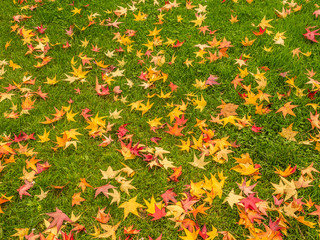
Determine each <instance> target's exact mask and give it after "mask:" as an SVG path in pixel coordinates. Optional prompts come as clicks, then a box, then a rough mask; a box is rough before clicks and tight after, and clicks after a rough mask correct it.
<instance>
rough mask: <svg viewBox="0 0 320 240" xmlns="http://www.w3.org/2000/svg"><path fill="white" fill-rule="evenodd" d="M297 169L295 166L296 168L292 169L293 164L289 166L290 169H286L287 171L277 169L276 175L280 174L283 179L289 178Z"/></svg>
mask: <svg viewBox="0 0 320 240" xmlns="http://www.w3.org/2000/svg"><path fill="white" fill-rule="evenodd" d="M296 169H297V166H295V167H293V168H292V167H291V164H289V166H288V167H287V168H286V170H284V171H282V170H280V169H277V168H276V171H275V173H277V174H279V175H280V176H282V177H288V176H290V175H291V174H293V173H295V171H296Z"/></svg>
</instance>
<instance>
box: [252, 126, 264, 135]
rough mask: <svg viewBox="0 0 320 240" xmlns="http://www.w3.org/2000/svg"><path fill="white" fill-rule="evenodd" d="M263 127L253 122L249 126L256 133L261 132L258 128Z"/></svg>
mask: <svg viewBox="0 0 320 240" xmlns="http://www.w3.org/2000/svg"><path fill="white" fill-rule="evenodd" d="M262 128H263V127H257V126H256V125H255V124H254V125H253V126H252V128H251V130H252V131H253V132H256V133H258V132H261V131H260V130H261V129H262Z"/></svg>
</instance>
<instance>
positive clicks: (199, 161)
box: [189, 154, 209, 169]
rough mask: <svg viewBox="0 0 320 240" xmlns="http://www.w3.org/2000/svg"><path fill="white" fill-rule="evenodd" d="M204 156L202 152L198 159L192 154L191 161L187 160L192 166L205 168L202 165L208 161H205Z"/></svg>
mask: <svg viewBox="0 0 320 240" xmlns="http://www.w3.org/2000/svg"><path fill="white" fill-rule="evenodd" d="M204 158H205V154H202V156H201V157H200V158H199V159H198V158H197V157H196V155H195V154H194V156H193V162H189V164H191V165H192V166H194V167H197V168H201V169H205V167H204V166H206V165H207V164H209V162H205V161H204Z"/></svg>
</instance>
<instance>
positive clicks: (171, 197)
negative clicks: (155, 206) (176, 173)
mask: <svg viewBox="0 0 320 240" xmlns="http://www.w3.org/2000/svg"><path fill="white" fill-rule="evenodd" d="M176 196H177V194H176V193H175V192H173V188H170V189H168V190H167V191H165V193H163V194H161V197H162V199H163V201H164V202H165V204H166V206H167V205H168V203H169V201H171V202H173V203H176V202H177V199H175V197H176Z"/></svg>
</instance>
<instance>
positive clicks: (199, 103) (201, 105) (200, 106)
mask: <svg viewBox="0 0 320 240" xmlns="http://www.w3.org/2000/svg"><path fill="white" fill-rule="evenodd" d="M194 105H197V106H196V109H200V112H202V110H203V109H204V108H205V106H206V105H207V102H206V101H205V100H204V98H203V96H202V95H201V100H198V99H195V100H194Z"/></svg>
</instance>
